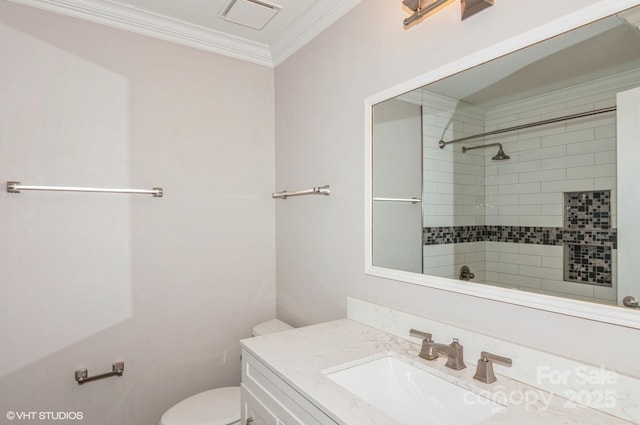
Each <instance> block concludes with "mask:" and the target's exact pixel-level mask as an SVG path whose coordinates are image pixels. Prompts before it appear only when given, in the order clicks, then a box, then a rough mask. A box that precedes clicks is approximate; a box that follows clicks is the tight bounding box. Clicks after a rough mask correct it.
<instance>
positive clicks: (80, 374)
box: [75, 362, 124, 385]
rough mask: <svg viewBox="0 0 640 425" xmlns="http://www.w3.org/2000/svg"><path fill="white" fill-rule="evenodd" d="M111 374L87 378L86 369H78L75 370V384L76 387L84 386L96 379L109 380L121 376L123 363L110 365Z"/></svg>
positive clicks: (87, 372)
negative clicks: (76, 384)
mask: <svg viewBox="0 0 640 425" xmlns="http://www.w3.org/2000/svg"><path fill="white" fill-rule="evenodd" d="M111 369H112V371H111V372H107V373H103V374H101V375H94V376H91V377H90V376H89V371H88V370H87V369H78V370H76V373H75V376H76V382H77V383H78V385H82V384H85V383H87V382H91V381H96V380H98V379H104V378H110V377H112V376H122V374H123V373H124V362H116V363H114V364H113V365H111Z"/></svg>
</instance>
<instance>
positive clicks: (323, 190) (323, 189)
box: [271, 185, 331, 199]
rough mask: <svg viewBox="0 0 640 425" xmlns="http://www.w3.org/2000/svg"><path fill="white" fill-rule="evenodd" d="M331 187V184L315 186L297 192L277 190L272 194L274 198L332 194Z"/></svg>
mask: <svg viewBox="0 0 640 425" xmlns="http://www.w3.org/2000/svg"><path fill="white" fill-rule="evenodd" d="M330 194H331V188H330V186H329V185H325V186H318V187H314V188H313V189H306V190H298V191H295V192H287V191H286V190H285V191H283V192H275V193H272V194H271V197H272V198H273V199H287V198H288V197H289V196H301V195H327V196H328V195H330Z"/></svg>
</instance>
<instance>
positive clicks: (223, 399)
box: [160, 387, 240, 425]
mask: <svg viewBox="0 0 640 425" xmlns="http://www.w3.org/2000/svg"><path fill="white" fill-rule="evenodd" d="M239 421H240V387H224V388H216V389H213V390H209V391H204V392H202V393H199V394H196V395H194V396H191V397H189V398H187V399H185V400H182V401H181V402H180V403H178V404H176V405H174V406H173V407H171V408H170V409H169V410H167V411H166V412H165V414H164V415H162V419H160V425H231V424H235V423H238V422H239Z"/></svg>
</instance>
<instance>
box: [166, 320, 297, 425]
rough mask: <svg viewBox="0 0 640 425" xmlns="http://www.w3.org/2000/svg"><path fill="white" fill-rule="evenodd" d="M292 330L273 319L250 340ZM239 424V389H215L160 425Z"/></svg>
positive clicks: (169, 412) (175, 409)
mask: <svg viewBox="0 0 640 425" xmlns="http://www.w3.org/2000/svg"><path fill="white" fill-rule="evenodd" d="M287 329H293V328H292V327H291V326H289V325H287V324H286V323H284V322H282V321H280V320H278V319H273V320H269V321H266V322H263V323H260V324H259V325H256V326H255V327H254V328H253V332H252V334H251V336H260V335H266V334H270V333H275V332H280V331H286V330H287ZM237 424H240V387H224V388H215V389H213V390H209V391H204V392H201V393H199V394H196V395H194V396H191V397H189V398H187V399H185V400H182V401H181V402H179V403H177V404H175V405H174V406H172V407H171V408H169V410H167V411H166V412H165V413H164V415H162V418H161V419H160V425H237Z"/></svg>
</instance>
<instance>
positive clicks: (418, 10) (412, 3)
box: [402, 0, 448, 27]
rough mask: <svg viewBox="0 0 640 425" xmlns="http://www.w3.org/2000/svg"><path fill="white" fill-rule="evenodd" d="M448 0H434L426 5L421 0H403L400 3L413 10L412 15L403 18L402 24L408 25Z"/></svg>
mask: <svg viewBox="0 0 640 425" xmlns="http://www.w3.org/2000/svg"><path fill="white" fill-rule="evenodd" d="M447 1H448V0H435V1H433V2H431V3H430V4H428V5H427V6H424V7H423V6H422V3H423V0H403V1H402V3H403V4H404V5H405V6H407V7H408V8H409V9H411V10H413V15H411V16H409V17H408V18H406V19H405V20H404V26H405V27H408V26H409V25H411V24H412V23H414V22H415V21H417V20H418V19H420V18H422V17H423V16H424V15H426V14H427V13H429V12H431V11H432V10H434V9H436V8H437V7H438V6H441V5H443V4H444V3H446V2H447Z"/></svg>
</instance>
